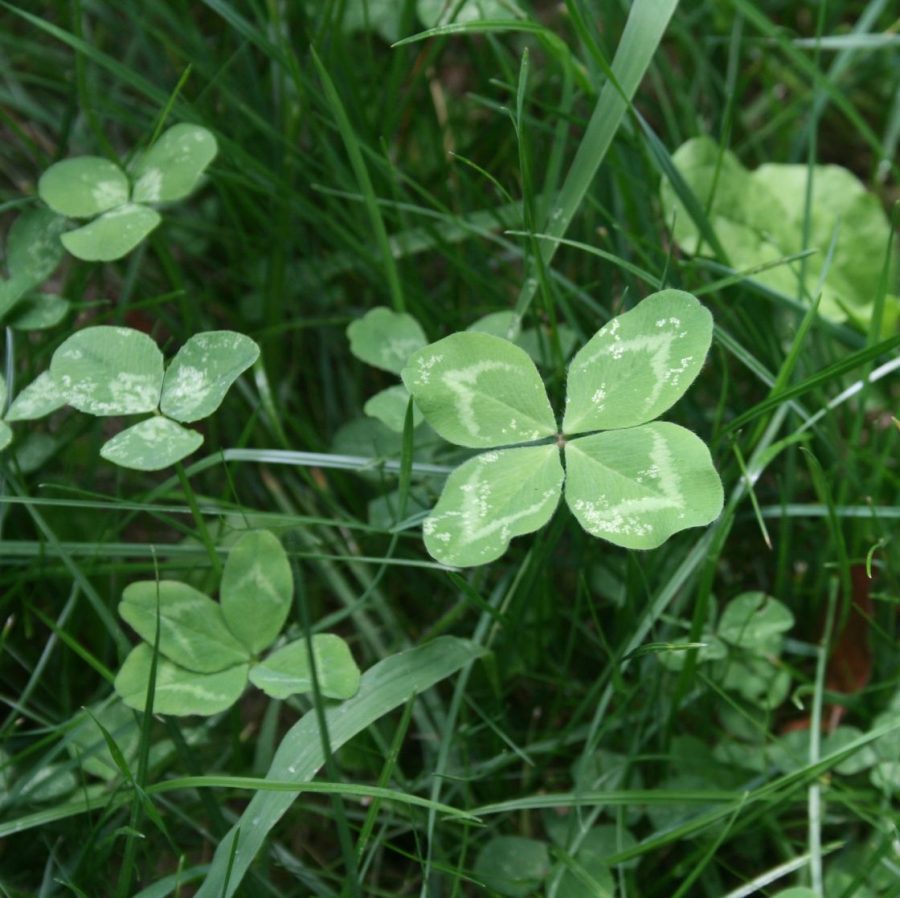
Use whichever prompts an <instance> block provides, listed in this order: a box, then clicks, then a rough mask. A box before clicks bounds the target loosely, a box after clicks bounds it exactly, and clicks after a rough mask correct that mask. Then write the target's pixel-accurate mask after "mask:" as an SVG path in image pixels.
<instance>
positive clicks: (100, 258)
mask: <svg viewBox="0 0 900 898" xmlns="http://www.w3.org/2000/svg"><path fill="white" fill-rule="evenodd" d="M161 221H162V219H161V218H160V216H159V213H158V212H157V211H156V210H155V209H151V208H150V207H149V206H141V205H139V204H137V203H125V204H124V205H122V206H117V207H116V208H115V209H113V210H112V211H110V212H107V213H105V214H104V215H101V216H100V217H99V218H95V219H94V220H93V221H92V222H90V223H89V224H86V225H84V226H83V227H80V228H77V229H76V230H74V231H66V232H65V233H64V234H63V235H62V238H61V239H62V242H63V246H64V247H65V248H66V249H67V250H68V251H69V252H70V253H71V254H72V255H73V256H75V258H77V259H83V260H84V261H85V262H112V261H114V260H115V259H121V258H122V256H126V255H128V253H130V252H131V251H132V250H133V249H134V248H135V247H136V246H137V245H138V244H139V243H140V242H141V241H142V240H143V239H144V238H145V237H146V236H147V235H148V234H149V233H150V232H151V231H152V230H153V229H154V228H155V227H156V226H157V225H158V224H159V223H160V222H161Z"/></svg>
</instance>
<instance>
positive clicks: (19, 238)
mask: <svg viewBox="0 0 900 898" xmlns="http://www.w3.org/2000/svg"><path fill="white" fill-rule="evenodd" d="M65 224H66V220H65V218H62V217H60V216H59V215H55V214H54V213H53V212H51V211H50V210H49V209H40V208H35V209H28V210H27V211H25V212H23V213H22V214H21V215H20V216H19V217H18V218H17V219H16V220H15V221H14V222H13V224H12V227H11V228H10V229H9V235H8V236H7V238H6V268H7V270H8V272H9V276H10V278H11V279H13V280H15V281H17V282H18V283H21V284H23V285H24V286H25V288H26V289H31V288H32V287H36V286H37V285H38V284H40V283H42V282H43V281H45V280H47V278H48V277H50V275H51V274H53V272H54V271H55V270H56V266H57V265H59V263H60V262H61V261H62V257H63V250H62V246H60V242H59V235H60V234H61V233H62V232H63V230H64V228H65Z"/></svg>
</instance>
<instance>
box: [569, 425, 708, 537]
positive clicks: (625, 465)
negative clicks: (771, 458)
mask: <svg viewBox="0 0 900 898" xmlns="http://www.w3.org/2000/svg"><path fill="white" fill-rule="evenodd" d="M722 498H723V496H722V484H721V481H720V480H719V475H718V474H717V473H716V470H715V468H714V467H713V464H712V459H711V458H710V455H709V450H708V449H707V448H706V446H705V445H704V443H703V442H702V440H700V439H699V438H698V437H696V436H695V435H694V434H692V433H691V432H690V431H689V430H685V429H684V428H683V427H679V426H678V425H677V424H669V423H666V422H656V423H654V424H645V425H643V426H641V427H635V428H631V429H629V430H614V431H608V432H606V433H600V434H595V435H593V436H588V437H581V438H580V439H576V440H572V441H570V442H569V443H568V444H567V445H566V502H567V503H568V505H569V508H570V509H571V510H572V513H573V514H574V515H575V517H576V518H577V519H578V522H579V523H580V524H581V526H582V527H584V529H585V530H587V531H588V533H590V534H592V535H593V536H601V537H603V538H604V539H606V540H609V541H610V542H611V543H615V544H616V545H617V546H624V547H625V548H627V549H653V548H656V547H657V546H659V545H661V544H662V543H663V542H665V541H666V540H667V539H668V538H669V537H670V536H671V535H672V534H673V533H677V532H678V531H679V530H684V529H685V528H687V527H699V526H703V525H705V524H709V523H710V522H711V521H713V520H714V519H715V518H716V517H717V516H718V514H719V512H720V511H721V510H722Z"/></svg>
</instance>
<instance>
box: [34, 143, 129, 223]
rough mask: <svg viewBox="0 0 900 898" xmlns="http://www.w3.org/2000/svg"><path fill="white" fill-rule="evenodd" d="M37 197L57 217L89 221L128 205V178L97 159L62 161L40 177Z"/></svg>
mask: <svg viewBox="0 0 900 898" xmlns="http://www.w3.org/2000/svg"><path fill="white" fill-rule="evenodd" d="M38 195H39V196H40V198H41V199H42V200H43V201H44V202H45V203H46V204H47V205H48V206H49V207H50V208H51V209H52V210H53V211H54V212H58V213H59V214H60V215H68V216H69V217H71V218H90V217H91V216H93V215H99V214H100V213H101V212H106V211H107V210H108V209H115V207H116V206H121V205H122V203H127V202H128V178H127V177H126V175H125V172H123V171H122V169H121V168H119V166H118V165H116V164H115V163H114V162H110V161H109V159H103V158H102V157H100V156H79V157H77V158H75V159H63V161H62V162H57V163H56V164H55V165H51V166H50V168H48V169H47V171H45V172H44V173H43V174H42V175H41V177H40V180H39V181H38Z"/></svg>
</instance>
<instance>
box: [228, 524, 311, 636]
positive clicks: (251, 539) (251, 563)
mask: <svg viewBox="0 0 900 898" xmlns="http://www.w3.org/2000/svg"><path fill="white" fill-rule="evenodd" d="M221 593H222V612H223V614H224V618H225V621H226V623H227V624H228V627H229V629H230V630H231V632H232V633H234V635H235V636H237V638H238V639H239V640H240V641H241V642H242V643H243V644H244V646H245V647H246V648H247V649H248V650H249V651H250V652H252V653H254V654H256V653H258V652H261V651H262V650H263V649H265V648H268V646H270V645H271V644H272V642H273V641H274V639H275V637H276V636H277V635H278V634H279V633H280V632H281V628H282V627H283V626H284V622H285V620H286V619H287V616H288V613H289V612H290V610H291V602H292V601H293V596H294V576H293V574H292V572H291V566H290V563H289V562H288V559H287V555H286V554H285V551H284V549H283V548H282V545H281V543H280V542H279V541H278V538H277V537H276V536H275V535H274V534H273V533H270V532H269V531H268V530H252V531H250V532H249V533H246V534H244V536H242V537H241V538H240V540H238V542H237V543H235V545H234V546H233V547H232V549H231V551H230V552H229V553H228V561H227V562H226V563H225V570H224V571H223V573H222V589H221Z"/></svg>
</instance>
